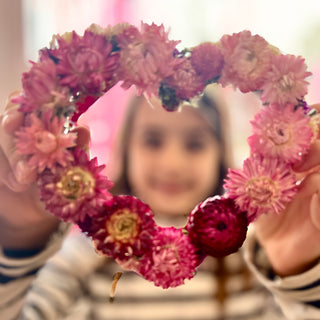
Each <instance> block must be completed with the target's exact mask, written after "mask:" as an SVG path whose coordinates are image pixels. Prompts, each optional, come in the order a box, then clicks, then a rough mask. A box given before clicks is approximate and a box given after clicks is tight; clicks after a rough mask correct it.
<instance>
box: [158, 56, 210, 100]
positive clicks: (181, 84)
mask: <svg viewBox="0 0 320 320" xmlns="http://www.w3.org/2000/svg"><path fill="white" fill-rule="evenodd" d="M163 82H164V84H165V85H168V86H170V87H171V88H172V89H173V90H175V94H176V96H177V97H178V98H179V99H181V100H189V99H191V98H193V97H194V96H196V95H198V94H200V93H201V92H202V91H203V89H204V87H205V85H206V84H205V82H204V81H203V79H202V78H201V77H200V76H199V75H198V74H197V73H196V71H195V70H194V68H193V67H192V64H191V62H190V60H184V61H183V62H182V63H181V64H179V65H178V66H177V67H176V69H175V72H174V74H173V75H172V76H171V77H168V78H166V79H164V81H163Z"/></svg>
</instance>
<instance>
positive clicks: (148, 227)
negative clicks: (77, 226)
mask: <svg viewBox="0 0 320 320" xmlns="http://www.w3.org/2000/svg"><path fill="white" fill-rule="evenodd" d="M82 230H83V231H84V232H87V234H88V235H89V236H91V237H92V239H93V241H94V243H95V246H96V248H97V250H98V251H100V252H102V253H103V254H105V255H107V256H109V257H113V258H114V259H116V260H117V261H119V262H120V263H121V264H122V265H125V264H126V261H127V260H130V261H131V263H129V262H128V264H129V265H132V262H133V261H135V262H137V261H138V260H135V259H138V258H141V257H142V256H143V255H144V254H145V253H146V252H148V251H149V250H150V247H151V243H152V237H153V235H154V233H155V230H156V227H155V222H154V219H153V213H152V211H151V209H150V208H149V206H148V205H146V204H145V203H143V202H142V201H141V200H139V199H137V198H135V197H133V196H128V195H121V196H115V197H113V198H112V199H111V200H110V201H108V202H106V203H105V204H104V206H103V208H102V209H101V210H100V211H99V214H98V216H96V217H95V218H94V220H92V221H91V222H90V223H88V224H87V225H83V226H82ZM136 268H137V269H138V267H136Z"/></svg>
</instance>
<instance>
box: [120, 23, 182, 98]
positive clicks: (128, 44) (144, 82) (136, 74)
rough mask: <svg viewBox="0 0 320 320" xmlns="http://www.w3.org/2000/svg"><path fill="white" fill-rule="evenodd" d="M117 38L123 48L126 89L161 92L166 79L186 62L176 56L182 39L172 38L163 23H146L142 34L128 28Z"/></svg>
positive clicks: (142, 27)
mask: <svg viewBox="0 0 320 320" xmlns="http://www.w3.org/2000/svg"><path fill="white" fill-rule="evenodd" d="M129 31H131V32H132V34H131V36H128V34H129ZM117 41H118V45H119V47H120V49H121V50H120V55H121V57H120V69H119V73H118V76H119V80H122V81H123V84H122V87H124V88H125V89H127V88H129V87H130V86H131V85H135V86H136V88H137V92H138V94H141V93H143V92H144V93H146V94H147V95H148V96H151V95H157V94H158V89H159V86H160V82H161V81H162V79H163V78H166V77H169V76H171V75H172V74H173V73H174V68H175V66H176V65H178V64H179V63H181V61H183V59H179V58H177V57H175V56H174V52H175V48H176V45H177V43H178V42H179V41H170V40H169V39H168V33H166V32H165V30H164V26H163V25H161V26H156V25H155V24H152V25H148V24H146V23H142V24H141V33H138V32H137V29H135V28H130V29H126V32H125V34H119V35H118V36H117Z"/></svg>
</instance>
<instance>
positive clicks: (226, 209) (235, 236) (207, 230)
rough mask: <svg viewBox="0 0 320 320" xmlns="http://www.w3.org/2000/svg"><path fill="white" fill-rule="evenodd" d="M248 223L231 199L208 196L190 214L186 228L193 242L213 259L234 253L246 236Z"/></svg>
mask: <svg viewBox="0 0 320 320" xmlns="http://www.w3.org/2000/svg"><path fill="white" fill-rule="evenodd" d="M247 226H248V220H247V216H246V213H245V212H241V211H240V210H239V208H238V207H237V206H236V205H235V202H234V201H233V200H232V199H227V198H220V197H211V198H208V199H207V200H205V201H204V202H202V203H200V204H198V205H197V206H196V207H195V208H194V209H193V211H192V212H191V214H190V217H189V220H188V223H187V226H186V229H187V231H188V232H189V237H190V238H191V241H192V243H194V245H195V246H197V247H198V248H199V249H200V250H201V251H202V252H204V253H205V254H207V255H210V256H213V257H223V256H226V255H228V254H231V253H233V252H236V251H237V250H238V249H239V248H240V247H241V246H242V244H243V241H244V240H245V238H246V234H247Z"/></svg>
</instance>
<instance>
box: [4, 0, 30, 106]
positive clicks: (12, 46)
mask: <svg viewBox="0 0 320 320" xmlns="http://www.w3.org/2000/svg"><path fill="white" fill-rule="evenodd" d="M21 1H23V0H12V1H11V0H1V1H0V23H1V27H0V46H1V47H0V48H1V50H0V73H1V78H0V103H1V107H3V106H4V103H5V101H6V98H7V96H8V93H10V92H12V91H14V90H16V89H19V88H20V87H21V86H20V78H21V73H22V72H23V71H25V70H26V64H25V61H24V55H23V19H22V5H21Z"/></svg>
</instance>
